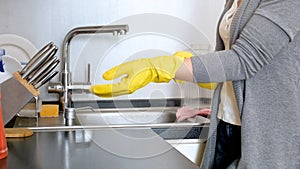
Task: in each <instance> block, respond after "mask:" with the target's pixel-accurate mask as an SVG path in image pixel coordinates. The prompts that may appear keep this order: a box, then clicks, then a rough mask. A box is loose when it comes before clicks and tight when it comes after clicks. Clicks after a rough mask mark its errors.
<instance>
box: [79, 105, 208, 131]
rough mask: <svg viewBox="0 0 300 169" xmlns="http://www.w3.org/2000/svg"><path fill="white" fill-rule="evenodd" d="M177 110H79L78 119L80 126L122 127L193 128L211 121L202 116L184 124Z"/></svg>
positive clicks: (171, 108)
mask: <svg viewBox="0 0 300 169" xmlns="http://www.w3.org/2000/svg"><path fill="white" fill-rule="evenodd" d="M176 110H177V108H173V107H170V108H123V109H104V110H79V111H76V117H77V120H78V122H79V124H80V125H82V126H90V125H109V126H112V127H121V126H132V127H136V126H144V127H149V126H150V127H153V126H174V125H176V126H192V125H206V124H208V123H209V119H207V118H204V117H202V116H197V117H195V118H190V119H188V120H186V121H183V122H177V120H176Z"/></svg>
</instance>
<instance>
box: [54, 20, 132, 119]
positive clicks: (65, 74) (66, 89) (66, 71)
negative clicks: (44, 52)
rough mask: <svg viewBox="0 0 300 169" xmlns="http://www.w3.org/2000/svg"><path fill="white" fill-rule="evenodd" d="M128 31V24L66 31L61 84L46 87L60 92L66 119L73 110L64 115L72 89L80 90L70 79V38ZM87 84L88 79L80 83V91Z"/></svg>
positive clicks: (120, 33)
mask: <svg viewBox="0 0 300 169" xmlns="http://www.w3.org/2000/svg"><path fill="white" fill-rule="evenodd" d="M128 31H129V27H128V25H104V26H83V27H77V28H74V29H72V30H71V31H69V32H68V33H67V35H66V36H65V38H64V41H63V46H62V71H61V76H60V81H61V86H58V85H57V84H55V86H51V84H49V87H48V91H49V92H53V91H56V92H57V93H60V95H61V97H60V101H61V103H62V106H63V113H64V115H65V119H66V121H68V117H71V116H70V113H71V114H72V112H74V111H71V112H68V113H67V115H66V111H67V110H69V108H72V105H71V95H72V90H77V91H80V90H79V89H78V87H80V86H79V85H76V84H72V80H71V71H70V43H71V41H72V39H73V38H74V37H75V36H77V35H81V34H101V33H112V34H113V35H114V36H115V35H125V34H126V33H127V32H128ZM89 71H90V70H89ZM88 79H89V78H88ZM73 85H74V86H73ZM88 85H90V79H89V80H88V82H87V83H86V84H82V85H81V86H83V89H82V91H87V86H88ZM56 89H59V90H56Z"/></svg>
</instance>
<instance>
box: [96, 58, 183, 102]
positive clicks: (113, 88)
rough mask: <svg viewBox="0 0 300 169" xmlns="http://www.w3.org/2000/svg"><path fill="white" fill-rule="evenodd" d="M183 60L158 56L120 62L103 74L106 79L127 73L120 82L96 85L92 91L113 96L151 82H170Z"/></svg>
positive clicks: (104, 95)
mask: <svg viewBox="0 0 300 169" xmlns="http://www.w3.org/2000/svg"><path fill="white" fill-rule="evenodd" d="M183 60H184V58H181V57H174V56H158V57H154V58H144V59H138V60H134V61H131V62H126V63H123V64H120V65H118V66H116V67H113V68H112V69H110V70H108V71H107V72H105V73H104V74H103V78H104V79H105V80H113V79H115V78H118V77H121V76H123V75H126V76H125V77H123V78H122V79H121V81H120V82H119V83H114V84H99V85H94V86H91V88H90V92H91V93H94V94H96V95H98V96H100V97H112V96H119V95H124V94H130V93H133V92H134V91H136V90H138V89H140V88H142V87H144V86H146V85H147V84H149V83H150V82H156V83H160V82H169V81H170V80H172V79H173V78H174V77H175V73H176V72H177V70H178V69H179V68H180V66H181V65H182V64H183Z"/></svg>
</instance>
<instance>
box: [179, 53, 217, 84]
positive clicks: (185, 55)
mask: <svg viewBox="0 0 300 169" xmlns="http://www.w3.org/2000/svg"><path fill="white" fill-rule="evenodd" d="M174 56H177V57H180V58H181V59H182V60H184V59H185V58H190V57H192V56H193V54H192V53H190V52H187V51H179V52H176V53H175V54H174ZM175 81H176V82H178V83H183V82H184V81H182V80H175ZM197 85H198V86H199V87H202V88H205V89H209V90H214V89H216V87H217V85H218V83H197Z"/></svg>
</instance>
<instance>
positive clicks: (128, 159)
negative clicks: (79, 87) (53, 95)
mask: <svg viewBox="0 0 300 169" xmlns="http://www.w3.org/2000/svg"><path fill="white" fill-rule="evenodd" d="M7 144H8V149H9V154H8V158H7V159H5V160H0V163H1V164H4V163H6V166H7V168H9V169H10V168H13V169H15V168H22V169H36V168H42V169H47V168H51V169H52V168H56V169H60V168H61V169H73V168H74V169H77V168H78V169H83V168H87V169H93V168H97V169H102V168H103V169H119V168H120V169H127V168H128V169H135V168H136V169H147V168H149V169H153V168H155V169H169V168H170V169H184V168H189V169H194V168H195V169H196V168H199V167H198V166H196V165H195V164H194V163H193V162H191V161H190V160H188V159H187V158H186V157H185V156H184V155H182V154H181V153H179V152H178V151H177V150H176V149H175V148H173V147H172V146H171V145H170V144H168V143H167V142H166V141H165V140H163V139H162V138H161V137H160V136H158V135H157V134H156V133H155V132H153V131H152V130H151V129H147V128H143V129H137V128H130V129H116V128H107V129H93V130H91V129H89V130H85V129H76V130H64V131H62V130H59V131H35V132H34V134H33V136H31V137H27V138H9V139H7Z"/></svg>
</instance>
